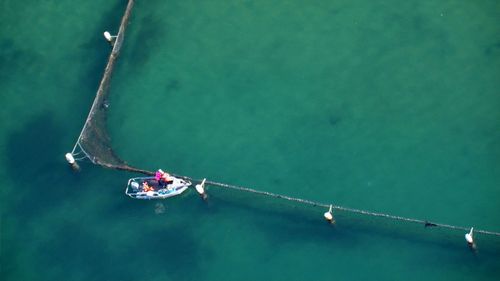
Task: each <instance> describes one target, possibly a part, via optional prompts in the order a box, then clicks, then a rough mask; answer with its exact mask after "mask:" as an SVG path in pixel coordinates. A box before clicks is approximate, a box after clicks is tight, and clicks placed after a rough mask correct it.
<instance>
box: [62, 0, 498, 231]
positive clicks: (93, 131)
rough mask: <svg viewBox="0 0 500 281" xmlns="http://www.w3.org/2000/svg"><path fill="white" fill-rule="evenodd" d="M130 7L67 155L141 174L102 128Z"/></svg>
mask: <svg viewBox="0 0 500 281" xmlns="http://www.w3.org/2000/svg"><path fill="white" fill-rule="evenodd" d="M133 6H134V0H128V3H127V7H126V9H125V13H124V15H123V17H122V20H121V22H120V28H119V30H118V34H117V35H116V37H115V41H114V44H113V48H112V51H111V54H110V56H109V59H108V62H107V64H106V68H105V70H104V74H103V77H102V80H101V82H100V84H99V88H98V90H97V94H96V97H95V99H94V101H93V103H92V107H91V108H90V112H89V114H88V116H87V119H86V120H85V123H84V125H83V128H82V130H81V132H80V135H79V136H78V139H77V141H76V143H75V145H74V147H73V149H72V151H71V154H72V155H73V156H74V157H75V160H77V161H81V160H84V159H89V160H90V161H91V162H92V163H93V164H96V165H100V166H103V167H106V168H110V169H115V170H123V171H129V172H136V173H141V174H145V175H154V172H151V171H147V170H143V169H138V168H135V167H131V166H129V165H127V164H126V163H125V162H124V161H123V160H121V159H120V158H119V157H118V156H117V155H116V154H115V153H114V151H113V150H112V147H111V140H110V137H109V135H108V134H107V128H106V113H107V108H108V104H107V97H108V95H109V86H110V82H111V74H112V72H113V70H114V65H115V61H116V59H117V58H118V55H119V53H120V50H121V47H122V44H123V40H124V37H125V31H126V26H127V23H128V21H129V18H130V15H131V11H132V8H133ZM174 176H177V177H180V178H183V179H186V180H190V181H192V182H201V181H200V180H197V179H193V178H190V177H187V176H180V175H174ZM205 184H206V185H209V186H215V187H221V188H226V189H232V190H236V191H240V192H247V193H252V194H257V195H261V196H267V197H271V198H276V199H282V200H287V201H291V202H295V203H299V204H304V205H310V206H313V207H320V208H330V206H331V207H332V209H334V210H337V211H342V212H347V213H356V214H361V215H366V216H372V217H382V218H386V219H390V220H395V221H401V222H409V223H416V224H423V225H425V226H428V225H430V226H434V227H441V228H447V229H452V230H462V231H468V230H469V228H466V227H462V226H455V225H450V224H442V223H435V222H430V221H427V220H421V219H414V218H407V217H402V216H396V215H391V214H385V213H380V212H372V211H367V210H361V209H354V208H348V207H343V206H339V205H334V204H326V203H321V202H316V201H312V200H307V199H302V198H296V197H291V196H287V195H282V194H277V193H272V192H268V191H261V190H257V189H253V188H249V187H243V186H237V185H231V184H226V183H222V182H215V181H209V180H208V181H206V182H205ZM474 232H475V233H481V234H485V235H493V236H500V233H499V232H494V231H488V230H481V229H475V230H474Z"/></svg>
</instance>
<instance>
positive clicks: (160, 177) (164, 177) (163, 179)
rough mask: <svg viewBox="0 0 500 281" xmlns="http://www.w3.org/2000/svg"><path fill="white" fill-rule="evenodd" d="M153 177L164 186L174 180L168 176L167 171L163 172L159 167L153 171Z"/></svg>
mask: <svg viewBox="0 0 500 281" xmlns="http://www.w3.org/2000/svg"><path fill="white" fill-rule="evenodd" d="M155 179H156V180H157V181H158V184H159V186H161V187H164V186H167V185H168V184H170V183H172V182H173V181H174V180H173V179H172V178H171V177H170V175H169V174H168V173H165V172H164V171H163V170H162V169H159V170H158V171H157V172H156V173H155Z"/></svg>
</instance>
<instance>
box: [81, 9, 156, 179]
mask: <svg viewBox="0 0 500 281" xmlns="http://www.w3.org/2000/svg"><path fill="white" fill-rule="evenodd" d="M133 6H134V0H129V1H128V4H127V8H126V9H125V13H124V14H123V17H122V20H121V23H120V28H119V30H118V34H117V35H116V37H114V41H113V49H112V50H111V54H110V55H109V59H108V63H107V64H106V68H105V70H104V74H103V77H102V80H101V83H100V84H99V88H98V90H97V94H96V97H95V99H94V102H93V103H92V107H91V108H90V112H89V115H88V117H87V119H86V120H85V124H84V125H83V128H82V131H81V133H80V136H79V137H78V139H77V141H76V144H75V146H74V147H73V150H72V151H71V154H72V155H73V156H75V157H76V160H82V159H85V158H87V159H89V160H90V161H91V162H92V163H94V164H97V165H101V166H105V167H108V168H114V169H120V170H131V171H136V172H142V173H148V172H147V171H143V170H140V169H136V168H133V167H130V166H129V165H127V164H126V163H125V161H123V160H121V159H120V158H119V157H118V156H117V155H116V153H115V152H114V151H113V149H112V146H111V139H110V137H109V135H108V132H107V127H106V116H107V109H108V96H109V85H110V83H111V76H112V73H113V70H114V66H115V62H116V60H117V58H118V55H119V54H120V50H121V47H122V44H123V39H124V37H125V30H126V27H127V23H128V21H129V18H130V15H131V12H132V7H133Z"/></svg>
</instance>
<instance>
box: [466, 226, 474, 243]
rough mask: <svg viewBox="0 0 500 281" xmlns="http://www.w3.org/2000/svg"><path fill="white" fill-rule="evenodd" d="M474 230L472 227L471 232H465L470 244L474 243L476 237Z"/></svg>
mask: <svg viewBox="0 0 500 281" xmlns="http://www.w3.org/2000/svg"><path fill="white" fill-rule="evenodd" d="M473 231H474V227H471V229H470V231H469V233H466V234H465V241H467V243H468V244H469V245H474V237H473V235H474V234H473Z"/></svg>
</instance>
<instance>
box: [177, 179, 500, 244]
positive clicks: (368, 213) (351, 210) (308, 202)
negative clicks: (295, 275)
mask: <svg viewBox="0 0 500 281" xmlns="http://www.w3.org/2000/svg"><path fill="white" fill-rule="evenodd" d="M180 177H182V178H184V179H187V180H190V181H193V182H200V180H197V179H192V178H189V177H183V176H180ZM205 184H207V185H211V186H217V187H222V188H228V189H233V190H237V191H242V192H249V193H254V194H259V195H263V196H269V197H272V198H278V199H283V200H288V201H292V202H297V203H300V204H305V205H310V206H313V207H321V208H329V207H330V206H332V209H335V210H339V211H343V212H349V213H357V214H361V215H366V216H372V217H383V218H387V219H391V220H396V221H403V222H410V223H417V224H422V225H432V226H435V227H442V228H448V229H453V230H463V231H468V230H469V228H467V227H463V226H456V225H450V224H443V223H436V222H430V221H428V220H420V219H414V218H407V217H401V216H395V215H390V214H384V213H378V212H371V211H366V210H360V209H354V208H348V207H343V206H338V205H334V204H325V203H321V202H316V201H311V200H307V199H302V198H296V197H291V196H287V195H282V194H277V193H272V192H268V191H261V190H257V189H253V188H249V187H243V186H237V185H231V184H226V183H221V182H215V181H209V180H207V181H206V182H205ZM474 233H481V234H485V235H493V236H500V232H495V231H488V230H482V229H474Z"/></svg>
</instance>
